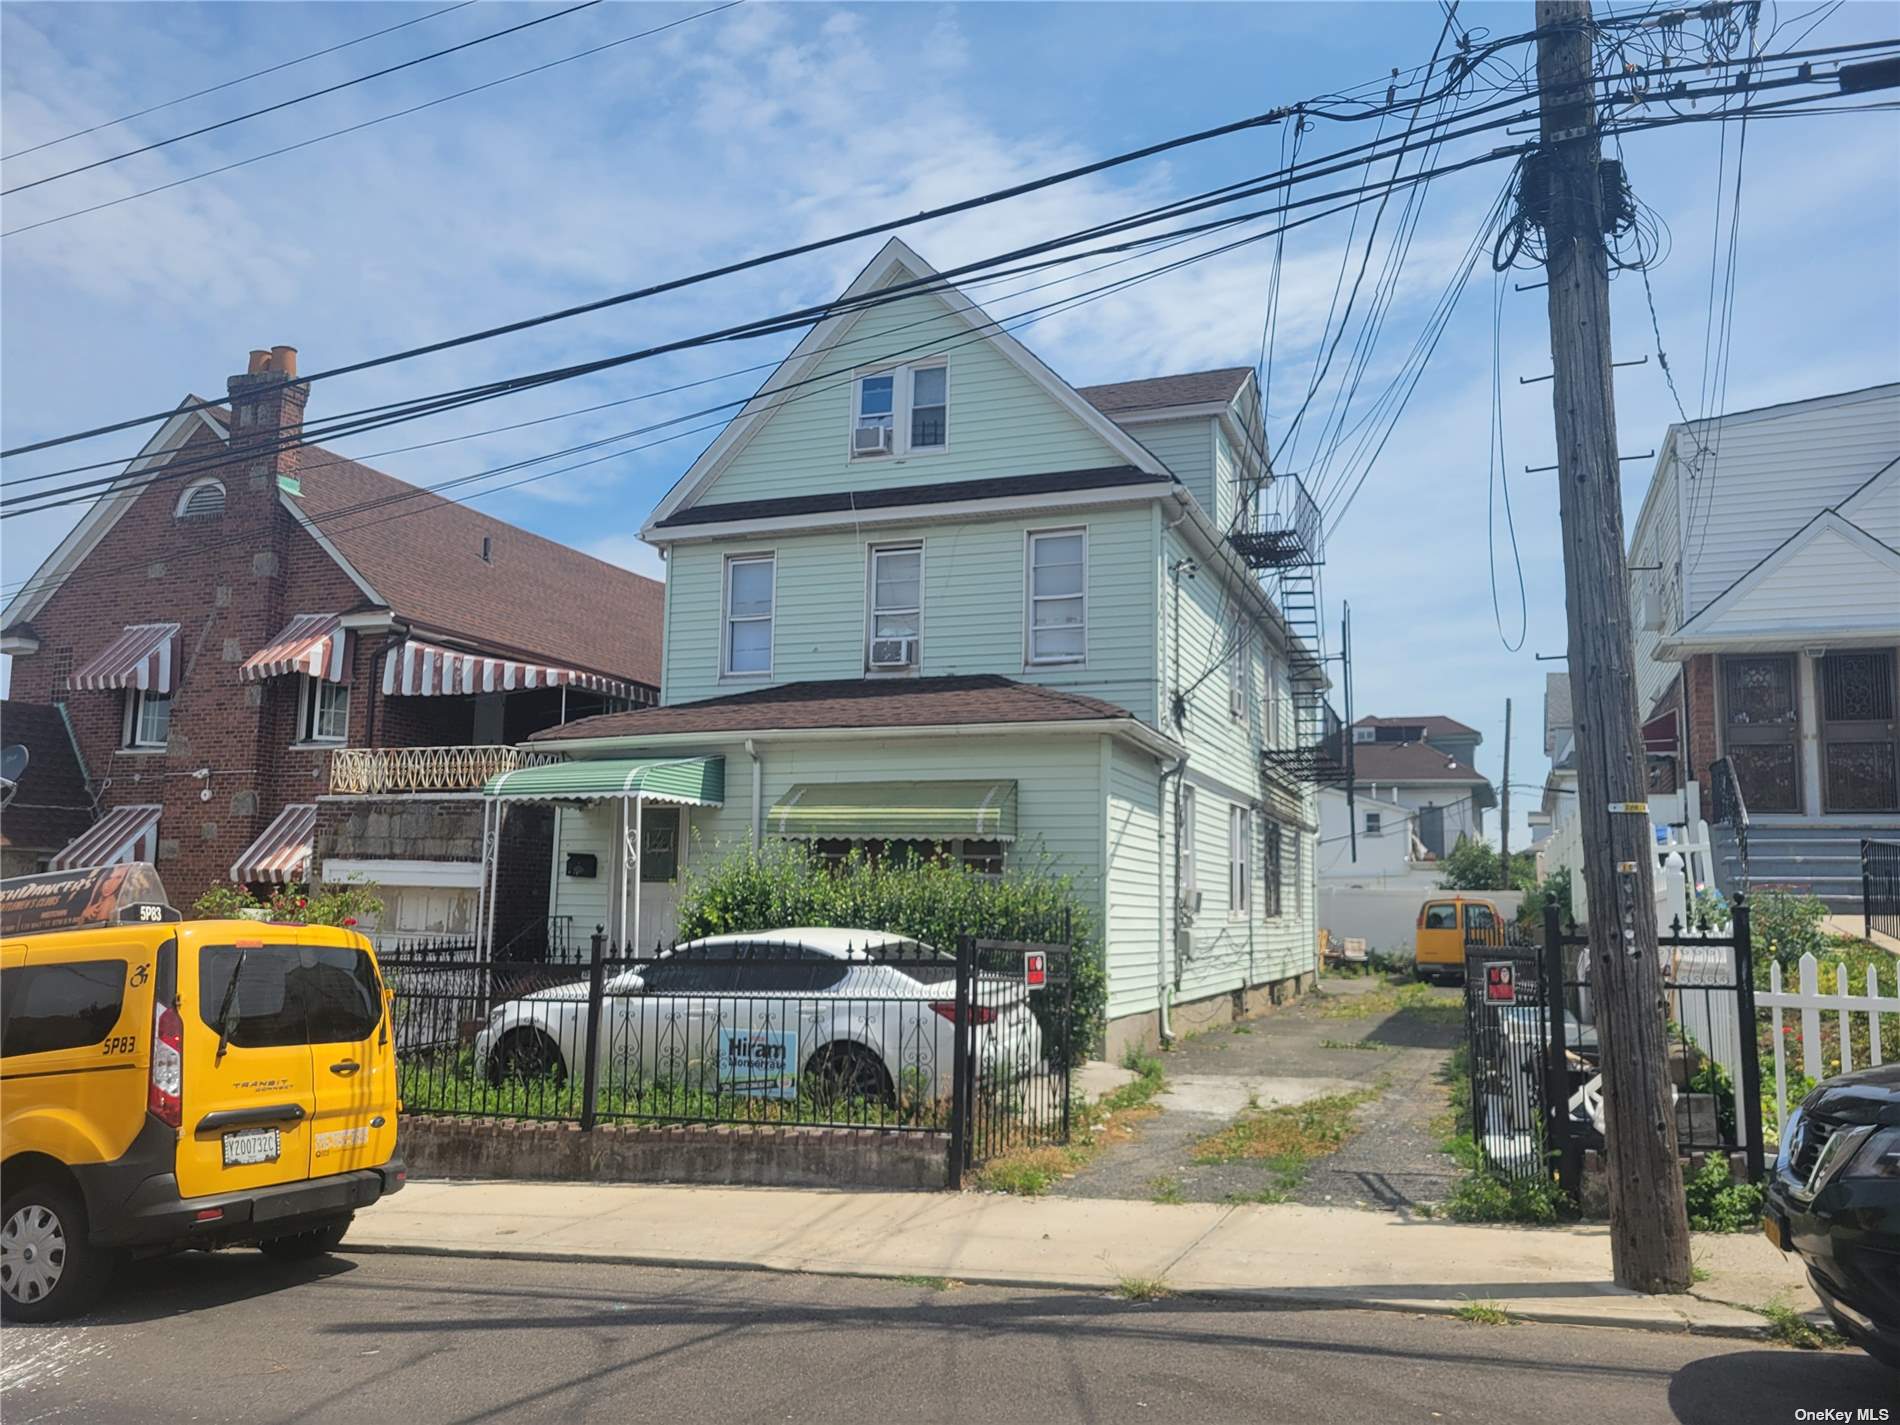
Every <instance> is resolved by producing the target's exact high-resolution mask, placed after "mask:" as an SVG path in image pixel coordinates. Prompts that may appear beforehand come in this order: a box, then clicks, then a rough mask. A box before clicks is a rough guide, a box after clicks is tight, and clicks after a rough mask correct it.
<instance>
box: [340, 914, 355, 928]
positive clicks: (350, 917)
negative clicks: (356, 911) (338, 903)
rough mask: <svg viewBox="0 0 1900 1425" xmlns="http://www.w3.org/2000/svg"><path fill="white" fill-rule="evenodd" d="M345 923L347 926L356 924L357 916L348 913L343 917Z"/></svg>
mask: <svg viewBox="0 0 1900 1425" xmlns="http://www.w3.org/2000/svg"><path fill="white" fill-rule="evenodd" d="M343 923H344V925H346V926H348V925H355V924H356V917H355V916H353V915H346V916H344V917H343Z"/></svg>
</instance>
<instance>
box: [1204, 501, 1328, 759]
mask: <svg viewBox="0 0 1900 1425" xmlns="http://www.w3.org/2000/svg"><path fill="white" fill-rule="evenodd" d="M1252 503H1253V509H1252V518H1251V520H1250V521H1248V522H1247V523H1246V524H1245V525H1244V526H1243V527H1242V528H1240V529H1238V530H1236V531H1235V532H1234V534H1232V535H1231V536H1230V537H1229V538H1230V542H1231V543H1232V544H1233V547H1234V552H1235V553H1237V554H1239V555H1240V557H1241V559H1242V560H1244V561H1245V562H1246V565H1247V567H1248V568H1249V569H1252V570H1254V571H1255V572H1256V573H1258V574H1260V575H1261V576H1262V580H1263V582H1266V583H1267V585H1268V588H1269V590H1270V591H1271V593H1272V594H1273V598H1274V602H1275V603H1276V604H1278V605H1279V608H1280V614H1281V616H1282V617H1283V618H1284V619H1285V620H1286V625H1287V631H1288V633H1289V634H1291V635H1292V638H1291V644H1292V647H1291V649H1290V651H1289V653H1288V658H1287V682H1288V685H1289V692H1290V694H1291V699H1292V704H1293V726H1292V728H1291V729H1289V730H1288V735H1286V736H1285V737H1283V738H1282V739H1281V743H1280V745H1279V746H1274V747H1267V748H1264V749H1262V751H1261V754H1260V756H1261V762H1262V764H1263V767H1262V770H1263V771H1264V772H1266V773H1267V774H1268V775H1269V776H1271V777H1274V778H1276V779H1277V780H1280V781H1283V782H1291V783H1296V784H1297V783H1307V784H1310V785H1314V786H1338V785H1345V786H1348V787H1349V786H1350V785H1351V782H1352V741H1351V736H1350V734H1349V733H1348V732H1347V731H1346V726H1345V723H1343V722H1342V721H1341V720H1340V717H1339V714H1338V713H1336V712H1335V711H1334V710H1333V708H1332V706H1331V704H1330V703H1328V702H1327V700H1326V687H1327V682H1328V678H1327V672H1326V668H1327V664H1328V663H1332V662H1338V663H1339V664H1340V666H1341V670H1342V676H1341V678H1340V685H1341V689H1342V691H1343V693H1344V695H1345V698H1346V716H1347V718H1348V719H1350V718H1351V716H1352V667H1351V664H1350V662H1349V661H1348V656H1349V650H1348V648H1347V646H1346V645H1345V639H1346V638H1348V637H1350V633H1349V632H1348V631H1347V629H1346V628H1344V627H1342V631H1341V648H1340V651H1339V652H1338V653H1337V654H1331V655H1329V654H1328V653H1327V652H1326V647H1325V640H1324V637H1323V636H1322V630H1321V623H1320V597H1319V569H1320V565H1321V564H1323V563H1324V562H1325V548H1324V540H1325V534H1324V525H1323V524H1322V522H1321V519H1320V510H1319V506H1318V505H1317V504H1316V503H1315V502H1314V500H1313V497H1312V496H1311V495H1310V494H1308V493H1307V490H1306V486H1305V485H1304V484H1302V483H1301V481H1300V478H1299V477H1298V476H1297V475H1272V476H1268V477H1267V479H1266V480H1265V481H1264V482H1263V483H1262V486H1261V488H1260V490H1259V492H1258V493H1257V494H1256V495H1255V496H1254V499H1253V502H1252Z"/></svg>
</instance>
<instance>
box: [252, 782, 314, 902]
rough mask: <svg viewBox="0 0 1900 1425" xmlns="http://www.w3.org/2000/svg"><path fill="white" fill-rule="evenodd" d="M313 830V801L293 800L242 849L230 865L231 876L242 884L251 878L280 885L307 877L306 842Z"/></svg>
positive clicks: (308, 872) (308, 857)
mask: <svg viewBox="0 0 1900 1425" xmlns="http://www.w3.org/2000/svg"><path fill="white" fill-rule="evenodd" d="M316 832H317V804H316V803H315V802H293V803H292V804H291V805H289V806H287V807H285V808H284V809H283V810H282V811H280V812H278V813H277V815H276V816H275V817H274V818H272V820H271V824H270V825H269V826H267V827H265V828H264V830H263V832H262V834H260V835H259V836H258V838H257V840H255V841H253V842H252V843H251V844H250V845H249V846H246V847H245V848H244V852H243V854H242V855H240V856H239V857H238V858H237V860H236V861H235V862H234V863H233V864H232V866H231V879H232V880H234V881H236V882H237V883H238V884H239V885H244V886H248V885H250V884H251V883H252V882H254V881H268V882H269V883H270V884H272V885H274V886H281V885H283V884H284V883H286V882H287V881H302V880H307V879H309V875H310V843H311V841H312V839H313V838H314V837H315V836H316Z"/></svg>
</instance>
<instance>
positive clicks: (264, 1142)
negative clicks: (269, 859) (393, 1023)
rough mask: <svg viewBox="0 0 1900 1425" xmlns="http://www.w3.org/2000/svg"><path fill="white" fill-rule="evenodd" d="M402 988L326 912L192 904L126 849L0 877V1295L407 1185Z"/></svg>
mask: <svg viewBox="0 0 1900 1425" xmlns="http://www.w3.org/2000/svg"><path fill="white" fill-rule="evenodd" d="M398 1107H399V1105H398V1103H397V1100H396V1056H395V1047H394V1044H393V1042H392V1035H391V1031H390V1023H389V997H388V995H387V994H386V993H385V991H384V989H383V985H382V980H381V975H380V972H379V970H378V968H377V965H376V957H375V954H374V953H373V951H372V950H371V948H370V944H369V942H368V941H367V940H365V939H364V938H363V937H362V936H360V935H358V934H356V933H355V932H354V931H349V930H340V929H336V928H333V927H330V926H320V925H299V924H281V923H270V924H266V923H260V922H257V921H250V920H198V921H181V920H180V918H179V916H178V913H177V912H176V911H174V910H172V909H171V907H170V906H169V905H167V904H166V902H165V893H164V888H163V886H162V885H161V884H160V883H159V879H158V875H157V872H156V871H155V870H154V869H153V868H152V867H151V866H149V865H145V864H143V863H133V864H126V865H118V866H108V867H100V868H97V869H94V870H86V871H70V872H50V873H47V874H44V875H39V876H26V877H21V878H19V879H16V880H10V881H4V882H0V1152H3V1153H4V1155H5V1156H4V1159H3V1160H0V1193H3V1194H4V1198H5V1202H4V1205H3V1206H0V1308H3V1309H4V1314H5V1315H6V1317H7V1318H8V1319H10V1320H22V1321H41V1320H49V1319H51V1318H54V1317H58V1316H64V1315H69V1314H71V1313H73V1312H76V1311H81V1310H84V1309H85V1307H86V1305H87V1304H88V1302H89V1301H91V1300H92V1299H93V1298H94V1297H96V1296H97V1294H98V1293H99V1292H100V1291H101V1290H102V1289H103V1288H104V1286H105V1284H106V1282H107V1280H108V1279H109V1277H110V1275H111V1272H112V1268H113V1265H114V1264H115V1263H116V1261H117V1260H118V1259H119V1258H120V1257H121V1256H123V1255H125V1254H127V1253H140V1254H142V1253H147V1252H160V1251H170V1250H179V1249H185V1248H212V1247H226V1246H233V1245H238V1244H245V1243H254V1244H256V1245H257V1246H259V1247H261V1248H263V1249H264V1250H265V1251H266V1252H269V1253H272V1254H273V1255H276V1256H279V1257H286V1258H295V1257H307V1256H315V1255H317V1254H319V1253H322V1252H327V1251H329V1250H330V1249H331V1248H333V1247H335V1246H336V1245H337V1244H338V1243H339V1242H340V1241H341V1240H342V1238H343V1234H344V1232H345V1231H347V1230H348V1228H349V1225H350V1219H351V1216H352V1214H353V1213H354V1212H355V1211H356V1209H357V1208H359V1207H365V1206H367V1205H368V1204H370V1203H372V1202H375V1201H376V1200H377V1199H378V1198H379V1197H382V1196H383V1195H384V1194H386V1193H391V1192H395V1191H397V1190H398V1189H399V1188H401V1187H402V1185H403V1180H404V1176H405V1175H404V1171H403V1168H402V1165H401V1163H400V1162H399V1161H397V1159H396V1117H397V1111H398Z"/></svg>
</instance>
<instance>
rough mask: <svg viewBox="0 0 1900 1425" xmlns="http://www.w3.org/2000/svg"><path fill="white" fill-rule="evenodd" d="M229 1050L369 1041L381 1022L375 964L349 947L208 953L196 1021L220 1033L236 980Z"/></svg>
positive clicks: (202, 959)
mask: <svg viewBox="0 0 1900 1425" xmlns="http://www.w3.org/2000/svg"><path fill="white" fill-rule="evenodd" d="M240 957H242V959H243V965H244V968H243V972H242V973H241V974H239V975H238V982H237V990H236V993H235V994H233V995H232V998H231V1020H230V1023H231V1043H233V1044H234V1045H236V1046H237V1047H238V1048H240V1049H272V1048H281V1047H283V1046H285V1045H290V1044H343V1043H351V1042H354V1041H356V1040H359V1039H367V1038H368V1037H369V1036H370V1035H371V1034H373V1033H374V1032H375V1030H376V1024H377V1021H378V1020H379V1019H380V1017H381V1000H380V997H379V996H378V994H377V989H376V972H375V970H374V969H373V968H372V967H371V965H370V959H369V956H368V955H366V954H364V953H363V952H362V951H361V950H357V949H353V948H351V947H350V946H347V945H267V946H264V947H263V948H261V949H252V950H240V949H238V948H237V947H236V946H235V945H208V946H206V947H205V948H204V950H203V951H202V952H201V953H200V954H199V956H198V1015H199V1018H201V1019H202V1020H203V1021H204V1023H205V1025H206V1026H207V1027H208V1028H211V1029H217V1028H218V1027H219V1026H218V1012H219V1011H220V1010H221V1009H222V1008H223V1006H224V996H225V992H226V990H228V989H229V988H230V986H231V976H232V973H233V972H234V971H236V970H237V967H238V962H239V958H240Z"/></svg>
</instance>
